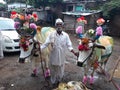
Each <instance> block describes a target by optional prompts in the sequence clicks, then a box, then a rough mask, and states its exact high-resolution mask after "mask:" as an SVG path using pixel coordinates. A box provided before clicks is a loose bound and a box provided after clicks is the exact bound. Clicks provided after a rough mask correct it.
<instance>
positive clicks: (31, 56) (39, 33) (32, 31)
mask: <svg viewBox="0 0 120 90" xmlns="http://www.w3.org/2000/svg"><path fill="white" fill-rule="evenodd" d="M37 17H38V16H37V14H35V13H33V14H32V15H30V14H29V15H26V14H25V13H20V14H18V13H16V12H15V11H14V12H12V13H11V18H13V19H14V20H15V24H14V26H15V28H16V30H17V32H18V34H19V35H20V57H19V62H20V63H24V62H26V61H28V60H30V61H32V74H31V76H33V77H35V76H37V74H38V67H39V65H40V62H44V66H43V65H42V66H43V67H42V69H43V71H44V69H45V70H46V71H45V77H48V76H50V70H49V67H48V61H49V60H48V57H49V50H50V48H49V49H48V48H46V49H44V50H42V51H41V50H40V44H41V43H44V41H45V39H46V37H47V36H48V35H49V33H50V32H52V31H54V28H52V27H43V28H41V27H37V25H36V24H35V22H36V21H37ZM41 64H42V63H41Z"/></svg>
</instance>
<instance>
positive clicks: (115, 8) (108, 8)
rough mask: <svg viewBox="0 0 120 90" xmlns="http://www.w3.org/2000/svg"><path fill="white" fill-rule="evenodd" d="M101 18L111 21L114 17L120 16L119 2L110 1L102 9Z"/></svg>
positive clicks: (118, 0) (115, 0)
mask: <svg viewBox="0 0 120 90" xmlns="http://www.w3.org/2000/svg"><path fill="white" fill-rule="evenodd" d="M102 11H103V16H104V17H106V18H108V19H112V18H113V17H114V15H118V14H120V0H111V1H110V2H108V3H106V4H105V5H104V6H103V7H102Z"/></svg>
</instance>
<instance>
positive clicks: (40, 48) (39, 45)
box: [38, 42, 50, 90]
mask: <svg viewBox="0 0 120 90" xmlns="http://www.w3.org/2000/svg"><path fill="white" fill-rule="evenodd" d="M38 45H39V48H38V49H39V53H40V59H41V68H42V72H43V76H44V79H45V81H46V82H47V86H43V87H42V88H41V90H43V88H44V87H46V88H47V87H48V86H49V85H50V84H49V81H48V80H47V79H46V77H45V71H44V66H43V63H42V61H43V59H42V53H41V48H40V43H39V42H38Z"/></svg>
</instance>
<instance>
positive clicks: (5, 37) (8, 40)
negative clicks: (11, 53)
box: [3, 36, 12, 43]
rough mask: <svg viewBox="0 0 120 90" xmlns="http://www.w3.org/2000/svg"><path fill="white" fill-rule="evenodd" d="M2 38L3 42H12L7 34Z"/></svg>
mask: <svg viewBox="0 0 120 90" xmlns="http://www.w3.org/2000/svg"><path fill="white" fill-rule="evenodd" d="M3 38H4V42H5V43H12V39H10V38H9V37H8V36H4V37H3Z"/></svg>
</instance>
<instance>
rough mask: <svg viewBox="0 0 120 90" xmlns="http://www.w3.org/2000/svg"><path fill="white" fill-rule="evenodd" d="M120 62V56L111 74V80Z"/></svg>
mask: <svg viewBox="0 0 120 90" xmlns="http://www.w3.org/2000/svg"><path fill="white" fill-rule="evenodd" d="M119 62H120V56H119V57H118V59H117V62H116V64H115V67H114V68H113V72H112V74H111V76H110V78H109V81H111V80H112V78H113V75H114V73H115V69H116V68H117V66H118V64H119Z"/></svg>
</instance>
